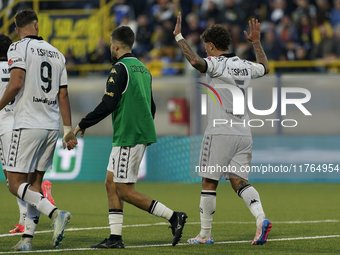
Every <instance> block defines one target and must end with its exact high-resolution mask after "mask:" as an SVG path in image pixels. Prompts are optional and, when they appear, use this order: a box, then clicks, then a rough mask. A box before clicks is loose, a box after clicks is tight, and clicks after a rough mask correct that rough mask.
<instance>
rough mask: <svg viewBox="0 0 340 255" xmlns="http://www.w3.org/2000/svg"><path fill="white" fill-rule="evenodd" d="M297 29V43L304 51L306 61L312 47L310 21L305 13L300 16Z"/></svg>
mask: <svg viewBox="0 0 340 255" xmlns="http://www.w3.org/2000/svg"><path fill="white" fill-rule="evenodd" d="M297 29H298V34H299V43H300V44H301V46H302V47H303V48H304V49H305V51H306V54H307V56H306V58H307V59H308V58H309V57H310V52H311V50H312V47H313V38H312V21H311V19H310V17H309V16H308V14H306V13H305V14H302V15H301V17H300V20H299V24H298V26H297Z"/></svg>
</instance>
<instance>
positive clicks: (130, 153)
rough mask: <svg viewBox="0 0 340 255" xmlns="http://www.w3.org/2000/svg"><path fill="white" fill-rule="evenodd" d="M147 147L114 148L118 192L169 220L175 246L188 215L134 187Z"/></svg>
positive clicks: (122, 198)
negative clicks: (175, 210) (172, 208)
mask: <svg viewBox="0 0 340 255" xmlns="http://www.w3.org/2000/svg"><path fill="white" fill-rule="evenodd" d="M145 148H146V145H144V144H137V145H135V146H130V147H113V148H112V153H111V155H112V158H115V159H116V160H115V161H114V163H115V168H114V169H115V171H114V182H115V183H116V187H117V194H118V196H119V198H120V199H121V200H123V201H125V202H128V203H130V204H132V205H134V206H136V207H138V208H140V209H142V210H144V211H147V212H149V213H150V214H153V215H155V216H158V217H162V218H164V219H166V220H168V221H169V222H170V224H171V229H172V234H173V240H172V245H173V246H175V245H176V244H177V243H178V242H179V240H180V238H181V236H182V232H183V228H184V225H185V222H186V218H187V215H186V214H185V213H183V212H174V211H173V210H171V209H169V208H168V207H166V206H165V205H163V204H162V203H160V202H158V201H156V200H152V199H151V198H149V197H148V196H146V195H144V194H142V193H139V192H137V191H136V190H135V187H134V184H135V183H136V182H137V177H138V169H139V165H140V162H141V160H142V158H143V155H144V151H145Z"/></svg>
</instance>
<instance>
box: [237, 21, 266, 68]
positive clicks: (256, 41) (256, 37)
mask: <svg viewBox="0 0 340 255" xmlns="http://www.w3.org/2000/svg"><path fill="white" fill-rule="evenodd" d="M260 27H261V26H260V22H258V20H257V19H256V20H255V19H252V20H249V29H250V34H249V35H248V33H247V31H243V33H244V35H245V36H246V38H247V40H248V41H250V42H251V43H252V44H253V47H254V51H255V55H256V61H257V62H258V63H260V64H262V65H263V66H264V68H265V73H268V72H269V63H268V59H267V56H266V53H264V50H263V48H262V45H261V41H260V39H261V30H260Z"/></svg>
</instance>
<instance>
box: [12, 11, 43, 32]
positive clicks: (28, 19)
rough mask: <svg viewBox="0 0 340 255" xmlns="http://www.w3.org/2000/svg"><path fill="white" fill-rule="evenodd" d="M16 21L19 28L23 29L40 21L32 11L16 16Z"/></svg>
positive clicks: (21, 12)
mask: <svg viewBox="0 0 340 255" xmlns="http://www.w3.org/2000/svg"><path fill="white" fill-rule="evenodd" d="M14 21H15V25H16V27H17V28H23V27H25V26H26V25H28V24H31V23H32V22H33V21H38V16H37V14H36V13H35V11H33V10H32V9H24V10H21V11H19V12H17V14H15V19H14Z"/></svg>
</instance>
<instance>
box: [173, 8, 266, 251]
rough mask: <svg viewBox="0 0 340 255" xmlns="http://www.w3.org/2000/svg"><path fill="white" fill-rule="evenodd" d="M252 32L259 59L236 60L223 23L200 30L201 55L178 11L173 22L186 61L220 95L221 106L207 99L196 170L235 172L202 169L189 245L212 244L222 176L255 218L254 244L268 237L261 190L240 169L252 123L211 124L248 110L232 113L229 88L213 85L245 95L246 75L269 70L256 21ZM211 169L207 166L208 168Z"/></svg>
mask: <svg viewBox="0 0 340 255" xmlns="http://www.w3.org/2000/svg"><path fill="white" fill-rule="evenodd" d="M249 27H250V34H249V35H248V33H247V32H246V31H244V34H245V36H246V38H247V39H248V40H249V41H250V42H251V43H252V44H253V47H254V50H255V54H256V59H257V62H258V63H252V62H249V61H247V60H243V59H240V58H239V57H237V56H236V55H235V54H234V53H229V51H228V46H229V44H230V42H231V38H230V35H229V32H228V31H227V30H226V29H225V28H224V27H223V26H221V25H213V26H211V27H209V28H207V29H206V30H205V31H204V33H203V34H202V35H201V40H202V41H203V43H204V46H205V49H206V52H207V55H208V57H207V58H204V59H203V58H201V57H199V56H198V55H197V53H196V52H194V51H193V50H192V49H191V48H190V46H189V45H188V43H187V41H186V40H185V39H184V38H183V36H182V35H181V13H179V14H178V16H177V24H176V26H175V29H174V32H173V34H174V35H175V39H176V41H177V43H178V44H179V46H180V48H181V49H182V51H183V53H184V56H185V57H186V59H187V60H188V61H189V62H190V64H191V65H192V66H193V67H194V68H196V69H197V70H198V71H200V72H201V73H206V77H207V81H208V83H209V85H210V86H211V87H212V88H215V89H216V90H217V92H218V94H219V96H220V97H221V101H222V106H221V107H217V106H215V105H214V103H212V102H211V101H210V102H208V126H207V128H206V130H205V133H204V138H203V141H202V146H201V154H200V162H199V167H200V169H203V170H204V169H207V168H208V167H209V166H216V165H218V166H221V167H223V166H225V167H228V166H231V167H232V168H229V169H232V170H233V172H217V171H216V172H209V171H205V170H204V171H200V172H199V175H200V176H201V177H202V191H201V201H200V218H201V232H200V233H199V234H198V235H197V236H196V237H195V238H191V239H189V240H188V242H189V243H190V244H202V243H205V244H212V243H214V240H213V238H212V236H211V225H212V220H213V215H214V213H215V209H216V188H217V185H218V182H219V180H220V179H221V178H222V177H223V176H224V178H225V179H226V180H229V181H230V183H231V186H232V188H233V189H234V190H235V192H236V193H237V194H238V195H239V196H240V197H241V198H242V199H243V200H244V202H245V203H246V205H247V207H248V208H249V210H250V212H251V213H252V214H253V216H254V217H255V219H256V226H257V230H256V235H255V238H254V240H253V241H252V244H253V245H258V244H264V243H265V242H266V241H267V236H268V232H269V231H270V228H271V222H270V221H269V220H268V219H266V217H265V213H264V211H263V208H262V205H261V200H260V196H259V193H258V192H257V191H256V189H255V188H254V187H252V186H251V185H250V184H249V183H248V174H249V172H246V171H244V169H246V167H247V166H248V167H249V165H250V161H251V154H252V151H251V149H252V143H253V142H252V137H251V132H250V127H249V126H246V125H243V124H238V125H233V126H231V125H216V126H215V125H214V124H213V121H214V119H226V120H228V123H232V122H233V123H243V122H245V123H247V121H246V120H248V115H247V114H245V115H243V116H239V115H233V111H232V110H233V101H232V100H233V99H232V94H231V92H230V91H229V90H227V89H219V88H216V86H217V85H220V84H228V85H231V86H235V87H238V88H240V89H241V90H242V92H243V93H244V94H246V93H247V91H246V88H247V87H248V86H249V83H250V79H253V78H258V77H262V76H263V75H265V74H266V73H268V72H269V64H268V60H267V57H266V55H265V53H264V51H263V49H262V46H261V43H260V36H261V35H260V23H259V22H258V21H257V20H254V19H252V20H251V21H249ZM208 169H209V168H208Z"/></svg>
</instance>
